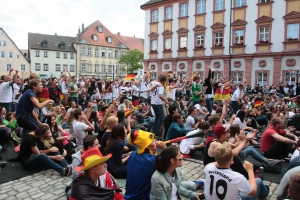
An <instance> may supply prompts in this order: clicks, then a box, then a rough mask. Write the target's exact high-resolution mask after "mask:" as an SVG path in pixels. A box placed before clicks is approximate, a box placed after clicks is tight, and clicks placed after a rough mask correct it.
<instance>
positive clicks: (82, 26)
mask: <svg viewBox="0 0 300 200" xmlns="http://www.w3.org/2000/svg"><path fill="white" fill-rule="evenodd" d="M81 28H82V32H83V31H84V24H83V23H82V25H81Z"/></svg>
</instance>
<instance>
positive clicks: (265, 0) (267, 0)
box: [260, 0, 271, 3]
mask: <svg viewBox="0 0 300 200" xmlns="http://www.w3.org/2000/svg"><path fill="white" fill-rule="evenodd" d="M266 2H271V0H260V3H266Z"/></svg>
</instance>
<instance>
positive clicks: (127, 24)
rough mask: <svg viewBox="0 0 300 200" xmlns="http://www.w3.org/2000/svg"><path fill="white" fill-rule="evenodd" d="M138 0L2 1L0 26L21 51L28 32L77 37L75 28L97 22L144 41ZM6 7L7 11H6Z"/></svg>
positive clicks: (142, 22)
mask: <svg viewBox="0 0 300 200" xmlns="http://www.w3.org/2000/svg"><path fill="white" fill-rule="evenodd" d="M143 3H144V2H142V1H141V0H64V1H61V0H51V1H50V0H48V1H40V0H14V1H11V0H2V1H1V7H2V8H7V9H2V10H1V12H0V27H2V28H3V29H4V30H5V31H6V33H7V34H8V35H9V36H10V37H11V38H12V39H13V40H14V42H15V43H16V44H17V46H18V47H19V48H21V49H27V48H28V32H32V33H42V34H55V33H57V34H58V35H65V36H76V34H77V32H78V28H79V26H80V28H81V24H82V23H84V25H85V27H87V26H88V25H90V24H92V23H93V22H94V21H96V20H100V21H101V22H102V23H103V24H104V25H105V26H106V27H107V28H108V29H109V30H110V31H111V32H112V33H117V32H120V33H121V34H122V35H127V36H133V35H134V34H135V36H136V37H140V38H144V11H143V10H141V9H140V5H141V4H143ZM8 8H9V9H8Z"/></svg>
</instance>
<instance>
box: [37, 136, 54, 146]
mask: <svg viewBox="0 0 300 200" xmlns="http://www.w3.org/2000/svg"><path fill="white" fill-rule="evenodd" d="M40 140H41V142H42V143H43V144H44V146H45V148H46V149H50V148H51V147H52V146H53V144H54V143H55V141H54V139H53V137H52V136H51V137H50V139H48V138H46V137H44V136H43V137H41V138H40Z"/></svg>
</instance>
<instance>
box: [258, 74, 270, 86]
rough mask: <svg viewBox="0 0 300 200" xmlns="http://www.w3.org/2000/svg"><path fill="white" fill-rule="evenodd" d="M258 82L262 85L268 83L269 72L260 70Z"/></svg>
mask: <svg viewBox="0 0 300 200" xmlns="http://www.w3.org/2000/svg"><path fill="white" fill-rule="evenodd" d="M257 76H258V77H257V84H259V85H260V86H264V85H268V73H267V72H258V73H257Z"/></svg>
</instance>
